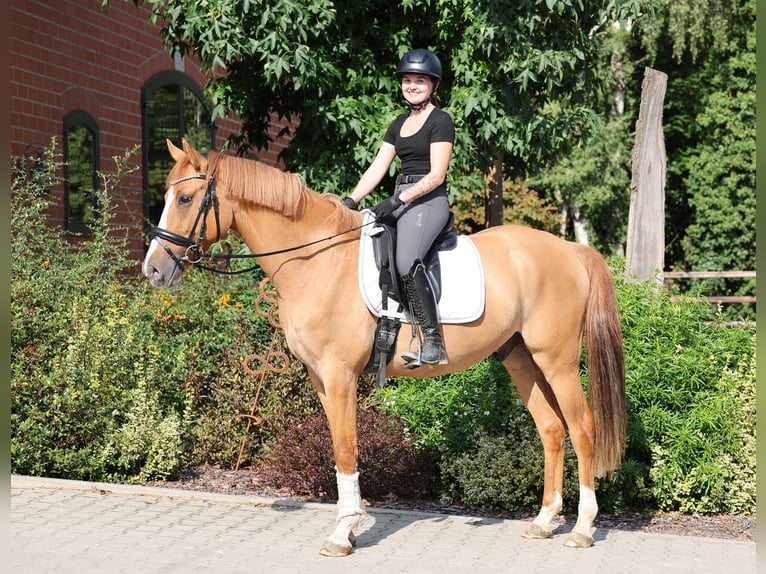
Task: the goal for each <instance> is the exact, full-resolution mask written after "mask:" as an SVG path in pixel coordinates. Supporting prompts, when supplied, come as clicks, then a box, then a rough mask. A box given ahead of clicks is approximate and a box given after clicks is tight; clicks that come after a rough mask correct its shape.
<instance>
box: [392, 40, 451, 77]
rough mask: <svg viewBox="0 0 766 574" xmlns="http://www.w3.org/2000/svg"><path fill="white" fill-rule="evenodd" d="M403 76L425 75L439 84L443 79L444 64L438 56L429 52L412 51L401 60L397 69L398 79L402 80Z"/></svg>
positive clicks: (421, 50) (419, 49)
mask: <svg viewBox="0 0 766 574" xmlns="http://www.w3.org/2000/svg"><path fill="white" fill-rule="evenodd" d="M403 74H423V75H425V76H430V77H431V78H433V79H434V80H436V83H437V84H438V83H439V82H440V81H441V79H442V63H441V62H440V61H439V58H437V57H436V54H434V53H432V52H429V51H428V50H423V49H421V48H418V49H416V50H410V51H409V52H407V53H406V54H405V55H404V57H403V58H402V59H401V60H399V65H398V66H397V67H396V77H397V78H399V79H400V80H401V79H402V75H403Z"/></svg>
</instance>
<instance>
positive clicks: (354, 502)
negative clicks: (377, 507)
mask: <svg viewBox="0 0 766 574" xmlns="http://www.w3.org/2000/svg"><path fill="white" fill-rule="evenodd" d="M335 476H336V478H337V480H338V521H340V520H341V519H343V518H345V517H347V516H354V515H361V514H365V511H364V506H363V505H362V495H361V492H360V490H359V472H355V473H354V474H343V473H341V472H340V471H338V469H337V467H336V469H335Z"/></svg>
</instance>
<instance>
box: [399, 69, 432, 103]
mask: <svg viewBox="0 0 766 574" xmlns="http://www.w3.org/2000/svg"><path fill="white" fill-rule="evenodd" d="M433 89H434V81H433V79H432V78H431V77H430V76H425V75H422V74H402V95H403V96H404V98H405V99H406V100H407V101H408V102H409V103H411V104H413V105H415V106H417V105H418V104H420V103H423V102H424V101H426V100H427V99H428V98H430V97H431V92H433Z"/></svg>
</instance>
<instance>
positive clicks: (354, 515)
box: [309, 369, 365, 556]
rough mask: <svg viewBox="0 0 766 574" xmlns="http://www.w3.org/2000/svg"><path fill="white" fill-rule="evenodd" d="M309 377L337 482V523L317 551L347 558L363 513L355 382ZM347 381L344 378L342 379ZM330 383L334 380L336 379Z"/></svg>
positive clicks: (352, 380)
mask: <svg viewBox="0 0 766 574" xmlns="http://www.w3.org/2000/svg"><path fill="white" fill-rule="evenodd" d="M309 375H310V376H311V381H312V383H313V384H314V387H315V388H316V389H317V391H318V392H319V399H320V401H321V402H322V407H323V408H324V411H325V414H326V416H327V422H328V425H329V427H330V435H331V437H332V443H333V453H334V456H335V476H336V480H337V483H338V516H337V523H336V526H335V530H334V531H333V533H332V534H331V535H330V536H329V537H328V538H327V539H326V540H325V541H324V543H323V544H322V547H321V549H320V550H319V552H320V554H323V555H324V556H347V555H348V554H349V553H350V552H351V548H352V546H353V545H354V544H355V543H356V536H355V535H354V529H355V528H357V526H358V525H359V520H360V518H361V517H362V516H363V515H364V514H365V510H364V506H363V504H362V496H361V491H360V489H359V472H358V471H357V469H356V461H357V455H358V451H357V435H356V379H350V380H349V382H347V384H345V385H338V384H337V383H336V384H323V383H322V382H321V380H320V379H319V377H318V376H317V375H316V374H315V373H313V372H312V370H311V369H309ZM348 379H349V377H345V379H344V380H348ZM333 380H334V381H337V380H338V378H335V379H333Z"/></svg>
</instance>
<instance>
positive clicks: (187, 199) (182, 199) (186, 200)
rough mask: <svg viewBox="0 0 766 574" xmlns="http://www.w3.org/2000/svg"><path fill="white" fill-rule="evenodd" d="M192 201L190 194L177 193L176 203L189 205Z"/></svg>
mask: <svg viewBox="0 0 766 574" xmlns="http://www.w3.org/2000/svg"><path fill="white" fill-rule="evenodd" d="M191 202H192V196H191V195H179V196H178V205H190V204H191Z"/></svg>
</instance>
